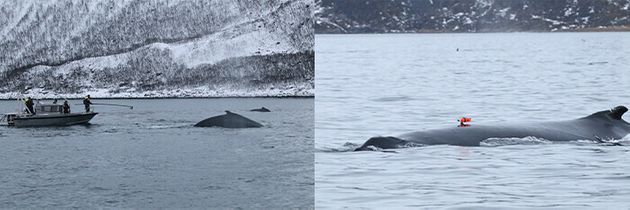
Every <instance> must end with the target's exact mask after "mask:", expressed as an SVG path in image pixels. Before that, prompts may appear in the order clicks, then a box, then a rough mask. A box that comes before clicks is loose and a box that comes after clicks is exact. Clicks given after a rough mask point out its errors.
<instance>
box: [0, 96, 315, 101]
mask: <svg viewBox="0 0 630 210" xmlns="http://www.w3.org/2000/svg"><path fill="white" fill-rule="evenodd" d="M252 98H276V99H288V98H291V99H308V98H313V99H314V98H315V96H225V97H218V96H209V97H102V98H101V97H91V99H92V100H94V99H98V100H125V99H128V100H144V99H150V100H158V99H252ZM33 99H34V100H55V99H58V100H63V99H68V100H82V99H83V98H33ZM15 100H20V98H0V101H15Z"/></svg>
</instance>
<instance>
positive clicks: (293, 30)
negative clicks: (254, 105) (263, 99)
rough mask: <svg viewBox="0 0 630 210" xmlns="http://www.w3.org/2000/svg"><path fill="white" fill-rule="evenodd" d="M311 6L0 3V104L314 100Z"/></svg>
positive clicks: (158, 0) (276, 1)
mask: <svg viewBox="0 0 630 210" xmlns="http://www.w3.org/2000/svg"><path fill="white" fill-rule="evenodd" d="M313 4H314V3H313V2H312V1H310V0H264V1H260V0H243V1H222V0H214V1H208V0H196V1H195V0H52V1H37V0H32V1H0V37H1V38H0V73H1V74H0V98H13V97H19V96H21V95H32V96H36V97H47V98H51V97H77V96H81V95H83V94H90V93H91V94H92V95H94V96H99V97H204V96H217V97H220V96H236V97H238V96H312V95H313V89H314V83H313V79H314V69H313V68H314V66H313V57H314V55H313V41H314V40H313V29H312V22H313V21H312V12H311V10H312V8H313Z"/></svg>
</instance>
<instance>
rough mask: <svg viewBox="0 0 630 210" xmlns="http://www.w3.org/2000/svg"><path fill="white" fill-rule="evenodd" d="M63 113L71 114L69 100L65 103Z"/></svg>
mask: <svg viewBox="0 0 630 210" xmlns="http://www.w3.org/2000/svg"><path fill="white" fill-rule="evenodd" d="M63 113H65V114H68V113H70V104H68V101H67V100H66V101H64V102H63Z"/></svg>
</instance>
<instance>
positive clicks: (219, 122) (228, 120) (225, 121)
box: [195, 111, 263, 128]
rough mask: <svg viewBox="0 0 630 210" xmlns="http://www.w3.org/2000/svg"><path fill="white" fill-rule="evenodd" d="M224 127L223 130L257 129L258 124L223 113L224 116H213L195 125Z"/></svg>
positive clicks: (235, 115) (231, 113) (226, 112)
mask: <svg viewBox="0 0 630 210" xmlns="http://www.w3.org/2000/svg"><path fill="white" fill-rule="evenodd" d="M214 126H216V127H224V128H259V127H263V125H261V124H260V123H258V122H256V121H253V120H251V119H249V118H246V117H243V116H241V115H239V114H236V113H233V112H230V111H225V114H224V115H219V116H214V117H211V118H208V119H205V120H202V121H201V122H198V123H197V124H195V127H214Z"/></svg>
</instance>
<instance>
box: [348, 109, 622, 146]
mask: <svg viewBox="0 0 630 210" xmlns="http://www.w3.org/2000/svg"><path fill="white" fill-rule="evenodd" d="M627 111H628V108H626V107H624V106H618V107H615V108H613V109H611V110H606V111H600V112H596V113H594V114H591V115H589V116H586V117H582V118H578V119H574V120H565V121H552V122H539V123H520V124H506V125H496V126H489V125H470V126H465V127H453V128H443V129H434V130H427V131H418V132H411V133H406V134H403V135H401V136H398V137H391V136H389V137H373V138H370V139H369V140H367V142H365V143H364V144H363V145H362V146H361V147H359V148H357V149H356V150H355V151H363V150H372V147H377V148H381V149H395V148H403V147H408V146H409V145H439V144H447V145H458V146H480V144H481V142H483V141H484V140H487V139H490V138H525V137H536V138H542V139H545V140H549V141H574V140H593V141H599V142H602V141H603V140H610V139H621V138H623V137H625V136H626V135H628V134H629V133H630V124H629V123H628V122H626V121H625V120H623V119H622V118H621V117H622V116H623V114H624V113H626V112H627Z"/></svg>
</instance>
